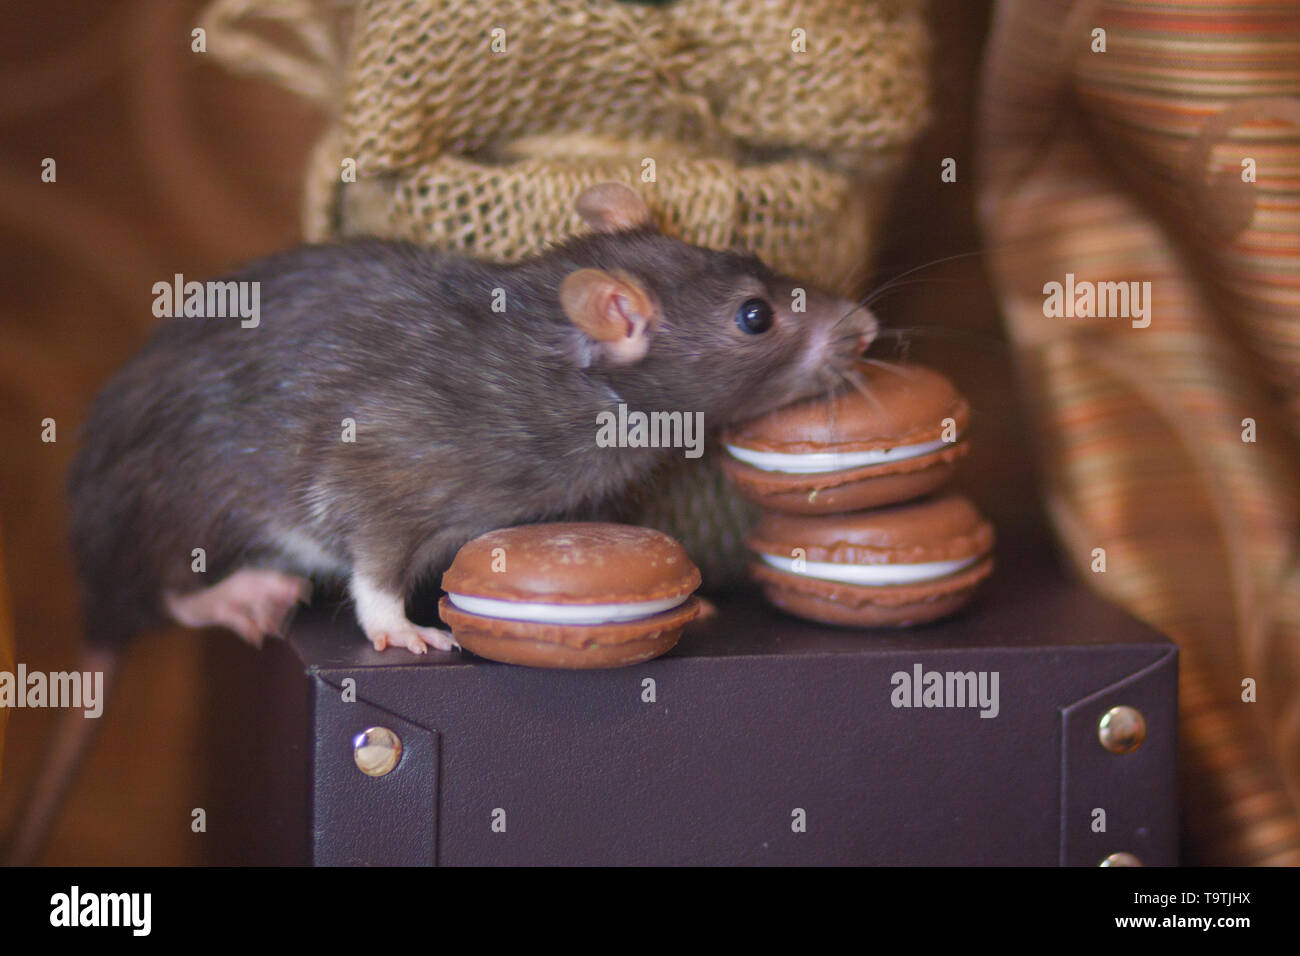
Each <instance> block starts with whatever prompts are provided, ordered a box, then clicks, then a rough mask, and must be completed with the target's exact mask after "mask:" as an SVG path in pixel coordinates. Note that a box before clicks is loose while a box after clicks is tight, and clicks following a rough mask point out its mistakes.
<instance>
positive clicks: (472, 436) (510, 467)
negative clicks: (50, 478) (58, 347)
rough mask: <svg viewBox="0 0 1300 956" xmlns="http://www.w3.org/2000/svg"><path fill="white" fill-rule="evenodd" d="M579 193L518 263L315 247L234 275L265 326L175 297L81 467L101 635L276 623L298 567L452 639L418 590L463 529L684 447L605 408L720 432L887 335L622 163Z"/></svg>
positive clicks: (96, 426)
mask: <svg viewBox="0 0 1300 956" xmlns="http://www.w3.org/2000/svg"><path fill="white" fill-rule="evenodd" d="M578 210H579V212H580V214H581V215H582V216H583V218H584V219H585V220H586V221H587V222H588V223H589V224H591V225H592V226H593V227H594V228H595V230H596V231H595V232H594V233H592V234H590V235H587V236H583V237H580V238H575V239H572V240H570V241H567V242H565V243H563V244H561V245H559V246H557V247H555V248H553V249H552V250H550V251H548V252H547V253H546V254H544V255H541V256H538V257H535V258H532V259H528V260H526V261H523V262H520V263H518V264H514V265H493V264H488V263H484V262H479V261H475V260H471V259H466V258H461V257H456V256H451V255H447V254H444V253H440V252H435V251H431V250H428V249H424V248H420V247H417V246H414V245H409V244H405V243H400V242H389V241H381V240H361V241H354V242H349V243H345V244H341V245H324V246H306V247H302V248H298V249H295V250H293V251H290V252H287V253H284V254H282V255H277V256H273V257H271V258H268V259H265V260H262V261H260V262H257V263H254V264H253V265H251V266H248V267H247V268H245V269H243V270H242V271H241V272H239V273H236V274H235V275H233V276H231V277H230V278H231V279H233V280H234V281H237V282H256V283H259V285H260V301H261V311H262V317H261V319H260V321H259V322H258V324H257V325H256V327H254V328H245V327H244V324H243V323H241V322H239V321H238V320H236V319H216V318H188V319H187V318H176V319H171V320H167V321H165V322H164V324H163V325H162V327H161V328H159V329H158V331H157V332H156V334H155V335H154V336H153V338H152V339H151V340H150V342H149V343H148V344H147V345H146V346H145V348H144V349H143V350H142V351H141V352H140V354H139V355H138V356H137V357H136V358H135V359H133V360H132V361H131V362H130V363H129V364H128V365H127V366H126V367H125V368H124V369H123V370H122V371H121V372H120V373H119V374H118V375H117V377H116V378H114V379H113V381H111V382H110V383H109V385H108V386H107V388H105V390H104V392H103V394H102V395H101V396H100V398H99V400H98V401H97V402H96V403H95V406H94V409H93V411H92V412H91V415H90V418H89V421H88V422H87V424H86V426H85V431H84V434H85V446H84V448H83V449H82V451H81V453H80V455H79V457H78V458H77V460H76V462H75V463H74V466H73V469H72V475H71V482H70V492H71V503H72V541H73V546H74V549H75V551H76V554H77V558H78V565H79V569H80V571H81V575H82V581H83V584H84V589H85V602H86V603H85V607H86V609H87V611H88V612H89V622H88V626H89V635H90V638H91V640H92V642H93V643H106V642H113V641H121V640H123V639H125V638H127V637H128V636H129V635H130V634H132V633H134V632H136V631H138V630H140V629H142V628H144V627H148V626H152V625H157V624H160V623H163V621H164V620H165V618H166V617H171V618H173V619H175V620H178V621H180V622H181V623H184V624H189V625H203V624H225V625H226V626H230V627H233V628H234V629H235V630H237V631H239V632H241V633H242V634H244V636H245V637H247V638H248V639H250V640H254V641H256V640H258V639H260V635H261V633H262V632H273V631H274V630H275V629H276V628H277V627H278V625H279V623H280V619H281V618H282V617H283V615H284V613H285V612H286V611H287V610H288V609H289V608H291V607H292V606H293V603H294V602H295V600H297V598H298V597H300V596H301V594H302V593H303V588H302V587H301V579H304V578H310V577H334V578H345V579H346V580H347V582H348V587H349V590H350V593H351V596H352V598H353V600H354V601H355V603H356V609H357V617H358V620H359V622H360V624H361V627H362V629H363V630H364V631H365V632H366V636H367V637H368V638H369V639H370V640H371V642H372V643H374V644H375V646H376V647H378V648H380V649H382V648H383V647H385V646H387V645H388V644H399V645H401V646H403V647H406V648H408V649H409V650H412V651H415V652H417V653H423V651H424V650H425V648H426V645H432V646H435V647H439V648H442V649H449V648H450V647H451V643H450V638H449V636H447V635H446V634H445V633H444V632H441V631H433V630H431V629H424V628H419V627H417V626H415V625H414V624H412V623H411V622H410V621H409V620H407V619H406V617H405V615H404V613H403V599H404V598H405V597H406V596H408V595H409V594H410V593H411V591H412V589H413V587H414V586H415V585H416V584H417V583H418V582H419V581H420V580H421V579H422V578H424V577H426V576H428V575H432V574H437V573H440V572H441V571H442V570H443V569H444V568H445V567H446V566H447V565H448V564H449V563H450V560H451V558H452V556H453V555H454V554H455V552H456V550H457V549H458V548H459V547H460V546H461V545H462V544H464V543H465V542H466V541H468V540H469V539H471V538H473V537H475V536H477V535H479V534H481V533H484V532H486V531H491V530H494V529H496V528H502V527H506V526H509V525H514V524H520V523H525V522H531V521H537V520H546V519H550V518H563V517H575V516H584V515H586V514H589V513H591V511H592V510H593V509H595V508H598V507H599V506H600V505H602V504H603V503H608V502H610V501H611V500H614V499H617V498H618V497H619V496H621V495H623V494H624V493H625V492H626V491H628V490H629V488H630V487H631V486H633V485H634V484H636V483H637V482H639V481H643V480H645V479H646V478H648V477H649V476H650V475H651V473H652V472H653V471H654V469H655V467H656V466H657V465H658V464H659V463H660V462H661V461H662V460H663V459H664V458H665V456H667V455H671V454H681V450H680V449H678V450H676V451H674V450H673V449H665V448H609V447H599V446H598V444H597V442H596V432H597V421H598V416H599V415H600V413H602V412H606V411H616V410H617V408H618V406H619V405H620V404H623V405H626V406H627V409H628V410H642V411H645V412H651V411H669V412H673V411H678V412H682V413H686V414H691V413H695V412H702V413H703V420H704V423H705V425H706V427H708V428H709V429H713V428H715V427H718V426H722V425H726V424H729V423H732V422H735V421H737V420H740V419H743V418H748V417H751V416H754V415H758V414H761V413H763V412H765V411H768V410H770V409H773V408H776V407H778V406H780V405H784V404H787V403H789V402H791V401H794V400H797V399H799V398H804V397H808V396H811V395H814V394H817V393H820V392H824V391H826V390H827V388H828V387H829V386H830V385H831V384H833V382H832V380H831V379H829V378H828V377H827V376H829V375H832V374H833V372H834V370H835V369H836V368H837V367H840V368H846V367H848V365H849V364H850V363H851V361H852V359H853V358H854V357H855V356H856V355H858V354H860V353H861V352H862V351H863V349H864V348H865V347H866V345H867V344H869V342H870V340H871V338H872V337H873V336H874V334H875V329H876V326H875V320H874V319H873V318H872V317H871V315H870V313H868V312H866V311H865V310H861V309H855V308H854V305H853V304H852V303H848V302H845V301H843V300H841V299H838V298H835V297H832V296H829V295H825V294H823V293H819V292H817V291H815V290H813V289H807V288H805V287H802V286H799V285H798V284H797V283H795V282H794V281H792V280H789V279H785V278H783V277H781V276H779V275H777V274H776V273H774V272H772V271H771V270H770V269H768V268H767V267H766V266H764V265H763V264H762V263H761V262H760V261H759V260H758V259H756V258H754V257H752V256H747V255H740V254H736V253H731V252H718V251H712V250H707V249H703V248H700V247H698V246H692V245H689V244H687V243H684V242H681V241H679V240H676V239H671V238H669V237H667V236H664V235H662V234H661V233H659V232H658V231H656V230H655V229H654V228H653V227H652V226H651V219H650V212H649V210H648V209H647V207H646V206H645V204H644V202H643V201H642V200H641V199H640V197H639V196H638V195H637V194H636V193H635V192H633V191H632V190H631V189H629V188H628V187H626V186H619V185H614V184H604V185H601V186H597V187H594V188H592V189H589V190H587V191H586V192H584V193H583V194H582V196H580V197H579V200H578ZM796 288H801V289H804V290H805V291H804V292H803V296H804V297H805V299H806V306H805V311H802V312H796V311H793V309H792V303H794V302H795V301H796V298H797V294H796V292H795V289H796ZM494 305H495V307H496V309H497V310H499V311H494ZM345 420H351V421H353V422H355V440H354V441H344V440H343V438H344V429H345V427H346V426H345ZM196 548H202V549H204V551H205V555H206V571H205V572H204V573H202V574H197V573H196V572H195V571H194V570H193V568H192V563H193V561H194V558H193V551H194V549H196ZM240 571H246V572H249V573H248V574H247V575H245V579H240V578H234V575H236V574H237V573H238V572H240ZM263 572H269V573H266V574H264V573H263ZM286 575H287V577H286ZM232 579H233V583H232ZM223 584H224V585H225V588H226V590H227V591H228V592H229V593H222V592H221V590H220V589H221V588H222V586H223ZM241 609H242V611H241Z"/></svg>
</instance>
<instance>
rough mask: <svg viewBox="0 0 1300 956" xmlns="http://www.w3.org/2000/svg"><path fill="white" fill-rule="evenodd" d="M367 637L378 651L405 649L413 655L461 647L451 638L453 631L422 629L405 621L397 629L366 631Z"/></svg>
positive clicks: (434, 628) (432, 628)
mask: <svg viewBox="0 0 1300 956" xmlns="http://www.w3.org/2000/svg"><path fill="white" fill-rule="evenodd" d="M366 637H367V638H369V639H370V643H371V644H373V645H375V650H377V651H382V650H384V649H385V648H387V647H404V648H406V649H407V650H408V651H410V652H411V653H412V654H425V653H427V652H428V650H429V648H431V647H432V648H433V649H434V650H436V651H450V650H454V649H455V648H456V647H458V646H459V645H458V644H457V643H456V641H455V639H454V638H453V637H452V636H451V631H443V630H440V629H439V628H436V627H420V626H419V625H418V624H412V623H411V622H410V621H407V620H405V619H403V621H402V623H401V624H400V625H399V626H397V627H386V628H382V629H378V630H374V631H366Z"/></svg>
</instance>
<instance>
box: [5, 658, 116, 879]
mask: <svg viewBox="0 0 1300 956" xmlns="http://www.w3.org/2000/svg"><path fill="white" fill-rule="evenodd" d="M125 647H126V644H124V643H120V642H119V643H112V644H89V645H87V646H86V648H85V649H84V650H83V651H82V654H81V660H80V661H79V664H78V670H80V671H81V672H82V673H83V674H85V673H98V672H103V674H104V691H103V700H102V708H103V710H107V708H108V705H109V702H110V701H111V699H112V697H113V689H114V687H115V686H116V684H117V674H118V670H119V666H120V664H121V662H122V656H123V652H124V650H125ZM102 712H103V711H101V714H102ZM101 720H102V716H101V717H99V718H93V717H87V716H86V714H85V711H84V710H81V709H79V708H69V709H67V710H64V711H63V713H62V714H60V715H59V720H58V724H57V726H56V727H55V730H54V736H53V738H52V739H51V740H50V741H49V743H48V745H47V746H46V748H45V751H44V756H43V758H42V760H41V762H40V769H39V770H38V771H37V774H36V779H35V780H33V781H32V783H31V785H30V786H29V787H28V789H27V791H26V793H25V794H24V795H23V798H22V800H20V801H19V803H18V812H17V814H16V815H15V817H14V822H13V825H12V826H11V827H10V830H9V832H8V833H7V834H5V837H4V840H3V843H2V845H0V863H3V864H4V865H6V866H30V865H32V864H33V863H34V862H35V861H36V859H37V858H38V857H39V855H40V853H41V850H42V849H43V848H44V847H45V843H46V841H47V840H48V839H49V836H50V832H51V831H52V830H53V829H54V824H55V823H56V822H58V819H59V815H60V812H61V811H62V810H63V803H64V801H65V800H66V799H67V797H68V793H69V792H70V791H71V790H72V785H73V783H74V782H76V779H77V774H78V773H79V772H80V770H81V767H82V765H83V764H84V763H85V761H86V755H87V754H88V753H89V752H90V748H91V745H92V744H93V743H94V742H95V737H96V736H97V733H98V730H99V725H100V722H101Z"/></svg>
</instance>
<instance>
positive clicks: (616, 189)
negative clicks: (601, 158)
mask: <svg viewBox="0 0 1300 956" xmlns="http://www.w3.org/2000/svg"><path fill="white" fill-rule="evenodd" d="M574 207H575V208H576V209H577V210H578V215H579V216H581V217H582V218H583V221H584V222H586V223H587V225H589V226H591V228H593V229H595V230H596V231H597V232H619V231H620V230H623V229H639V228H641V227H642V226H650V225H653V224H654V219H653V218H652V217H651V215H650V207H649V206H647V205H646V204H645V200H644V199H642V198H641V197H640V196H639V195H637V193H636V191H635V190H634V189H632V187H630V186H624V185H623V184H622V183H598V184H597V185H595V186H589V187H587V188H586V189H584V190H583V191H582V192H581V193H580V194H579V195H578V199H577V201H576V202H575V203H574Z"/></svg>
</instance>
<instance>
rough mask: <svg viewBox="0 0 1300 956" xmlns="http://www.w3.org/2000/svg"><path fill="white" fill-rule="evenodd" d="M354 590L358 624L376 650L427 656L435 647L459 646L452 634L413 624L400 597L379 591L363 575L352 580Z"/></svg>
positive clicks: (353, 597) (351, 588) (450, 648)
mask: <svg viewBox="0 0 1300 956" xmlns="http://www.w3.org/2000/svg"><path fill="white" fill-rule="evenodd" d="M350 590H351V592H352V600H353V602H354V603H355V604H356V606H357V623H358V624H360V625H361V630H363V631H365V632H366V637H367V639H369V641H370V643H371V644H373V645H374V646H375V650H377V651H382V650H384V649H385V648H387V647H404V648H406V649H407V650H408V651H410V652H411V653H412V654H426V653H428V651H429V648H431V647H432V648H434V649H435V650H439V651H450V650H453V649H454V648H456V647H457V646H458V645H457V644H456V641H455V639H454V638H453V637H452V636H451V632H450V631H443V630H440V629H439V628H436V627H420V626H419V625H418V624H412V623H411V622H410V621H409V620H407V618H406V608H405V607H404V606H403V604H402V599H401V597H400V596H398V595H396V594H392V593H390V592H388V591H385V590H383V589H382V588H379V587H376V586H375V585H374V584H372V583H371V582H370V581H369V580H368V579H367V578H365V577H363V576H362V575H360V574H354V575H353V576H352V583H351V586H350Z"/></svg>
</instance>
